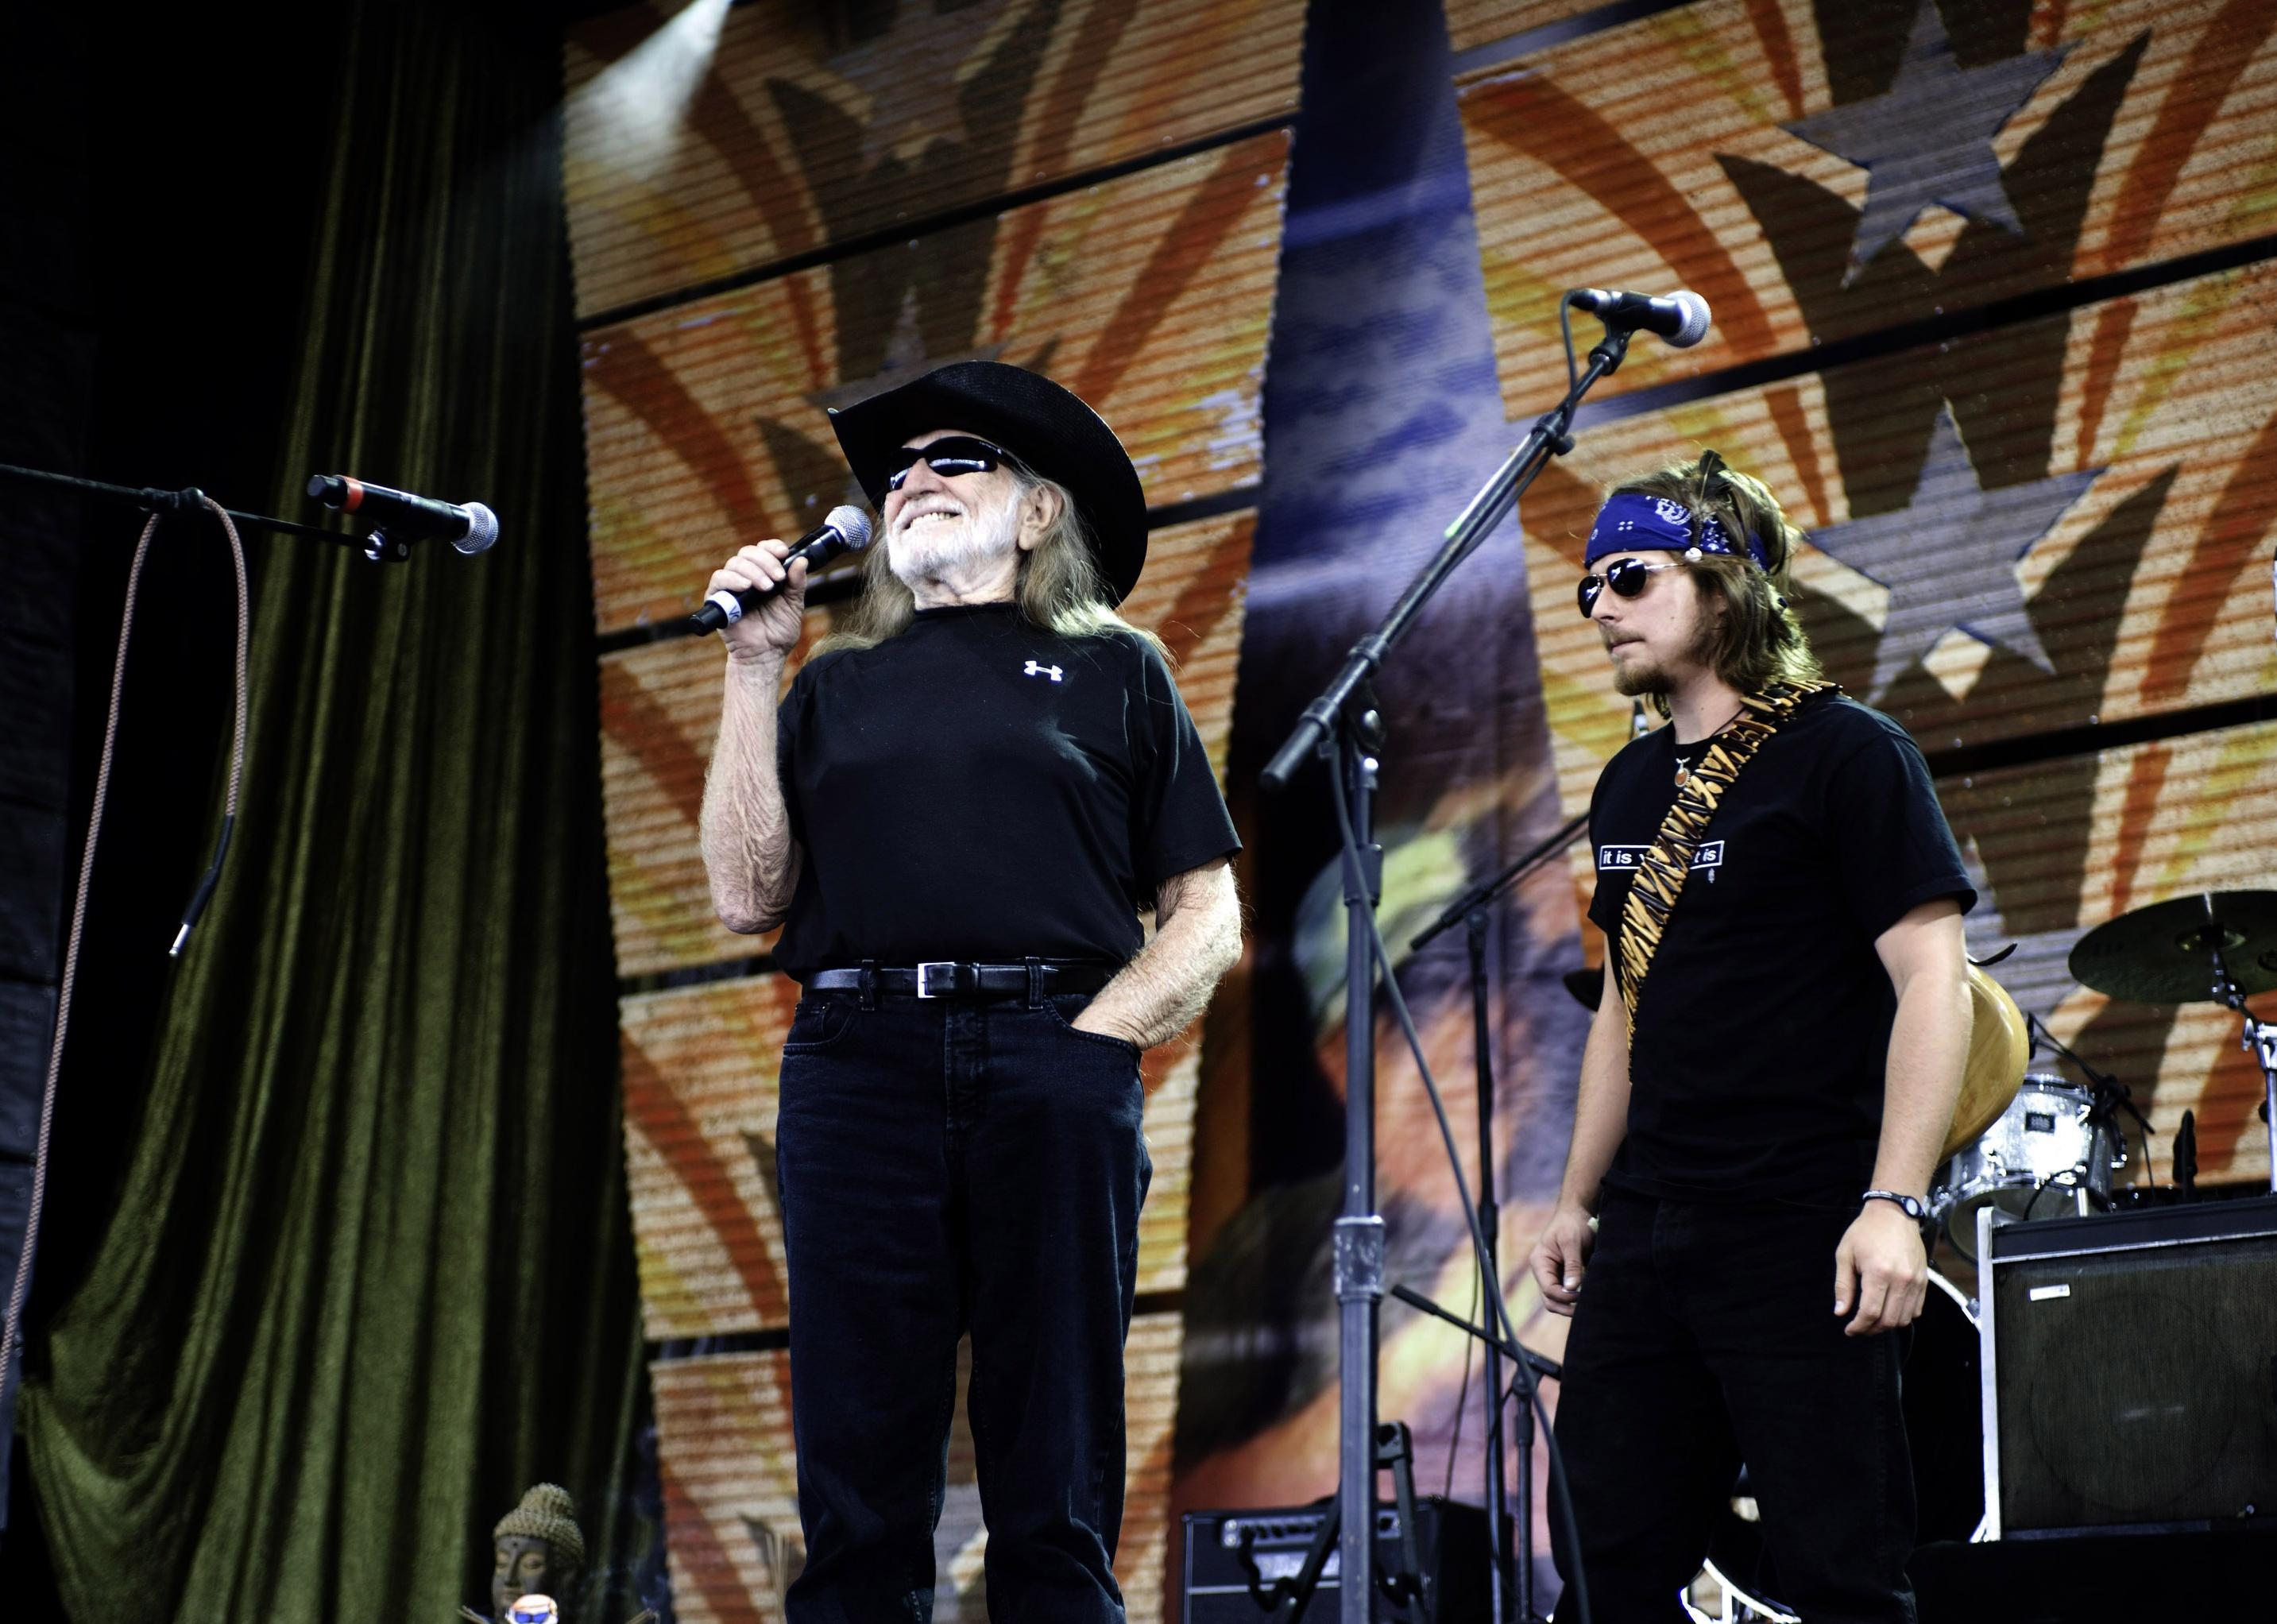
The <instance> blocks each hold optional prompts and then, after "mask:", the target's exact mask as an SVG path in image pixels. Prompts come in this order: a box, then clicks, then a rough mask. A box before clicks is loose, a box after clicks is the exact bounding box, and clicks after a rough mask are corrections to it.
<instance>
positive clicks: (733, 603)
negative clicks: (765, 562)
mask: <svg viewBox="0 0 2277 1624" xmlns="http://www.w3.org/2000/svg"><path fill="white" fill-rule="evenodd" d="M868 545H870V515H868V514H866V513H864V512H863V511H862V510H861V509H860V508H859V507H834V508H832V509H831V510H830V516H829V517H828V518H826V519H825V520H824V521H823V522H821V523H819V524H818V525H816V526H815V527H814V528H813V529H812V530H809V531H807V533H806V534H805V535H803V536H802V537H800V538H798V545H796V546H795V547H793V548H792V549H791V550H790V551H789V552H788V553H784V554H783V568H784V569H786V570H788V569H789V568H790V567H791V564H792V562H793V561H794V560H797V559H804V560H806V568H807V572H808V573H809V575H811V574H812V573H813V572H814V571H816V570H818V569H819V568H822V567H823V566H824V565H825V564H826V563H828V562H829V561H830V560H832V559H834V558H836V557H837V556H838V555H839V554H840V553H859V552H860V551H861V550H862V549H863V548H864V547H866V546H868ZM785 578H786V579H788V576H786V577H785ZM780 586H781V582H777V583H774V584H773V585H771V586H759V587H745V588H744V589H743V590H742V591H739V592H730V591H727V590H726V589H724V588H723V589H721V590H720V591H716V592H714V593H712V596H711V597H709V598H707V599H704V606H703V607H702V608H700V609H698V610H697V612H696V613H695V614H691V615H689V617H688V618H689V620H690V621H694V622H695V625H696V629H697V630H698V631H720V630H722V629H725V628H727V627H729V626H733V625H734V624H735V622H736V621H740V620H742V618H743V611H744V610H746V609H750V608H756V607H757V606H758V605H759V604H760V602H762V601H763V600H764V599H767V598H768V597H770V596H772V595H773V593H774V592H775V591H776V590H777V589H778V588H779V587H780Z"/></svg>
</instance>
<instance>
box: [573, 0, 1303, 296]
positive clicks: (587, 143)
mask: <svg viewBox="0 0 2277 1624" xmlns="http://www.w3.org/2000/svg"><path fill="white" fill-rule="evenodd" d="M667 10H673V11H679V10H680V8H677V7H667V6H633V7H628V8H627V9H626V10H624V11H615V12H612V13H610V14H609V15H607V16H605V17H601V18H597V19H593V20H591V21H590V22H586V23H582V24H580V25H578V26H577V27H575V28H574V29H572V30H571V31H570V34H569V36H568V42H567V51H566V68H567V85H568V90H569V95H568V103H567V110H566V127H565V131H564V139H565V144H566V156H565V163H564V171H565V175H566V179H567V203H568V213H569V227H570V240H571V244H572V251H573V255H574V259H575V271H576V277H577V295H578V309H579V311H580V312H581V314H585V315H590V314H593V313H595V312H597V311H602V310H607V309H615V308H617V307H619V306H621V305H625V304H628V303H632V302H634V301H639V300H643V299H647V298H650V297H652V296H655V295H658V294H666V293H671V292H673V291H675V290H677V289H681V288H686V287H691V286H698V285H701V284H704V283H708V282H711V281H712V280H714V279H715V278H721V277H725V276H730V275H733V274H735V273H737V272H740V271H750V270H752V269H754V268H757V267H762V266H765V265H767V264H770V263H774V262H776V261H779V260H782V259H786V258H791V257H796V256H798V255H807V254H811V253H814V252H816V251H817V250H819V249H823V248H827V247H828V246H830V245H831V244H834V243H839V242H844V241H847V240H851V239H855V238H858V237H862V236H864V235H866V234H869V233H875V232H877V231H880V230H882V229H887V228H890V227H891V226H893V225H895V223H897V222H899V221H903V220H909V219H914V218H920V217H931V216H937V215H939V214H940V213H942V212H944V211H946V210H953V209H956V208H957V207H959V206H960V205H964V204H971V203H975V202H982V201H984V200H986V199H987V198H990V197H994V196H997V195H1001V194H1004V193H1008V192H1014V191H1017V190H1019V189H1021V188H1023V187H1031V186H1035V185H1038V184H1039V183H1046V182H1049V181H1053V180H1057V179H1063V178H1065V177H1068V176H1070V175H1077V174H1081V173H1083V172H1085V171H1087V170H1092V169H1096V168H1100V167H1102V166H1105V165H1109V164H1116V163H1118V162H1123V161H1126V160H1129V159H1131V158H1138V157H1144V156H1146V154H1148V153H1150V152H1155V151H1159V150H1161V149H1162V148H1164V147H1168V146H1177V145H1180V144H1183V143H1184V142H1187V141H1194V140H1198V139H1200V138H1204V137H1207V136H1208V135H1210V134H1212V133H1215V132H1217V131H1221V130H1227V129H1233V128H1237V127H1239V126H1244V125H1248V124H1253V123H1255V122H1256V121H1257V120H1259V119H1261V118H1273V117H1276V116H1283V115H1288V114H1291V113H1293V112H1294V111H1295V110H1296V105H1297V67H1298V50H1299V47H1300V44H1301V42H1302V36H1303V28H1304V11H1305V8H1304V5H1303V0H1148V4H1145V5H1140V4H1138V3H1137V0H1088V3H1086V0H1072V3H1070V4H1061V3H1059V0H1017V3H1015V4H1006V3H1005V0H983V4H978V5H968V6H960V7H958V8H956V9H955V10H954V11H948V10H945V9H937V8H935V7H933V6H931V5H917V4H908V5H902V6H887V7H882V8H880V7H868V8H863V10H864V11H869V12H872V13H874V14H878V15H880V16H881V17H882V19H883V21H882V22H881V23H880V24H878V25H874V26H872V27H868V28H864V29H863V30H860V31H858V32H857V30H856V29H855V27H854V25H853V22H852V20H851V19H852V16H853V15H854V13H855V11H856V8H852V7H839V6H816V5H807V4H791V3H790V0H772V3H768V4H757V5H747V6H740V7H737V8H736V9H735V10H733V11H727V13H726V16H725V19H724V21H723V23H722V24H721V26H720V29H719V33H718V34H717V43H716V49H715V48H714V47H713V46H712V42H711V40H710V39H709V38H707V37H706V36H705V35H704V34H703V32H702V29H701V27H700V25H701V24H703V23H704V21H705V19H706V13H707V12H709V11H710V10H711V8H709V7H696V8H689V9H688V10H686V11H681V16H682V24H681V26H680V27H679V29H677V30H676V31H674V32H675V34H678V35H679V36H682V39H684V43H678V42H676V41H675V38H674V34H666V33H663V32H660V31H661V30H662V29H663V28H664V26H665V25H664V15H663V13H664V12H665V11H667ZM712 14H713V15H716V13H712ZM676 50H677V51H679V52H682V53H686V55H684V56H683V58H682V59H683V60H684V61H686V64H687V65H686V67H685V68H684V69H682V70H681V71H679V72H675V63H674V60H673V58H674V55H675V52H676ZM707 57H708V60H707V59H706V58H707ZM675 103H679V104H680V105H682V106H684V109H685V111H684V112H680V113H679V114H678V116H674V111H675Z"/></svg>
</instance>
